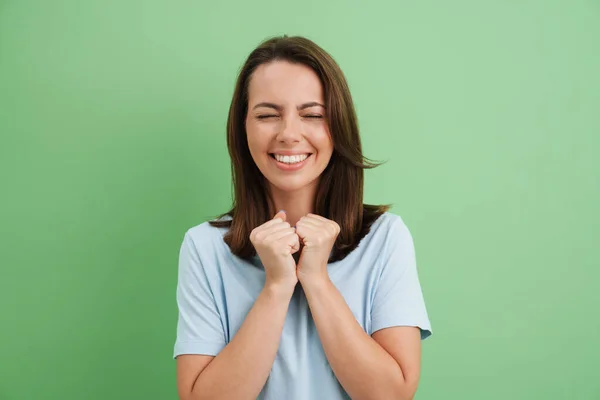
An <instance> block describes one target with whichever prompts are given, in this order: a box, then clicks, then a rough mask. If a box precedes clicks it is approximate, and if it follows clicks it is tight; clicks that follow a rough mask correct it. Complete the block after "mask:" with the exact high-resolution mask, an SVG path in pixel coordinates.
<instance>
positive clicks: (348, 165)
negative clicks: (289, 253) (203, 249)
mask: <svg viewBox="0 0 600 400" xmlns="http://www.w3.org/2000/svg"><path fill="white" fill-rule="evenodd" d="M278 60H281V61H287V62H291V63H296V64H303V65H306V66H308V67H310V68H311V69H312V70H314V71H315V72H316V74H317V75H318V76H319V79H320V80H321V84H322V85H323V90H324V100H325V107H326V112H327V123H328V124H329V131H330V132H331V138H332V142H333V147H334V149H333V154H332V156H331V160H330V161H329V164H328V165H327V167H326V168H325V170H324V171H323V173H322V174H321V177H320V180H319V186H318V189H317V193H316V196H315V200H314V211H313V212H314V213H315V214H318V215H321V216H323V217H325V218H327V219H330V220H333V221H335V222H337V223H338V224H339V226H340V234H339V235H338V238H337V240H336V242H335V244H334V247H333V254H332V257H331V258H330V260H329V261H330V262H333V261H338V260H341V259H343V258H344V257H346V255H348V253H350V252H351V251H352V250H353V249H354V248H356V246H357V245H358V243H359V242H360V240H361V239H362V238H363V237H364V236H365V235H366V234H367V233H368V232H369V229H370V227H371V224H372V223H373V222H374V221H375V220H376V219H377V218H378V217H379V216H380V215H381V214H383V213H384V212H386V211H387V210H388V209H389V207H390V206H389V205H379V206H375V205H368V204H363V181H364V177H363V175H364V174H363V170H364V169H367V168H374V167H376V166H378V165H380V164H381V163H375V162H373V161H370V160H369V159H367V158H366V157H364V156H363V154H362V146H361V141H360V136H359V129H358V122H357V118H356V112H355V110H354V104H353V102H352V96H351V95H350V90H349V88H348V84H347V82H346V78H345V77H344V74H343V73H342V71H341V69H340V67H339V66H338V65H337V63H336V62H335V61H334V59H333V58H332V57H331V56H330V55H329V54H328V53H327V52H325V51H324V50H323V49H322V48H321V47H319V46H318V45H317V44H315V43H314V42H312V41H311V40H309V39H307V38H304V37H301V36H291V37H289V36H287V35H283V36H280V37H274V38H269V39H267V40H265V41H263V42H262V43H261V44H260V45H259V46H258V47H257V48H256V49H255V50H254V51H252V53H250V55H249V56H248V59H247V60H246V62H245V63H244V65H243V67H242V69H241V71H240V73H239V76H238V79H237V83H236V85H235V91H234V93H233V99H232V101H231V106H230V108H229V117H228V120H227V147H228V149H229V155H230V157H231V174H232V184H233V191H234V196H233V207H232V208H231V210H230V211H228V212H226V213H224V214H221V215H220V216H218V218H219V219H220V220H218V221H217V220H213V221H210V224H211V225H212V226H216V227H227V228H229V230H228V231H227V233H226V234H225V236H224V238H223V239H224V241H225V242H226V243H227V245H228V246H229V248H230V249H231V251H232V253H234V254H236V255H237V256H239V257H241V258H244V259H249V258H250V257H252V256H254V255H255V254H256V251H255V249H254V246H253V245H252V243H251V242H250V232H251V231H252V229H254V228H256V227H257V226H260V225H262V224H263V223H265V222H266V221H267V220H269V219H271V218H273V216H274V215H275V213H276V211H277V210H275V205H274V202H273V199H272V198H271V196H270V194H269V193H268V192H269V191H268V190H267V189H266V188H267V185H266V184H267V182H266V181H265V177H264V175H263V174H262V173H261V172H260V170H259V169H258V167H257V166H256V164H255V163H254V160H253V159H252V156H251V154H250V150H249V149H248V142H247V139H246V128H245V119H246V113H247V112H248V84H249V81H250V78H251V77H252V74H253V72H254V71H255V70H256V68H257V67H258V66H260V65H262V64H267V63H270V62H273V61H278ZM226 216H230V217H231V218H230V219H224V220H223V219H222V218H223V217H226Z"/></svg>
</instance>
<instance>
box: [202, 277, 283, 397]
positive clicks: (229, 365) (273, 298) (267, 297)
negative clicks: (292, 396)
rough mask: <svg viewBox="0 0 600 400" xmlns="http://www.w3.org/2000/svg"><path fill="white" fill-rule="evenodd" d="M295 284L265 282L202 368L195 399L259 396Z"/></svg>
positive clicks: (273, 356) (272, 358) (277, 343)
mask: <svg viewBox="0 0 600 400" xmlns="http://www.w3.org/2000/svg"><path fill="white" fill-rule="evenodd" d="M292 293H293V288H285V289H284V288H279V287H276V286H265V288H263V290H262V291H261V293H260V294H259V296H258V297H257V299H256V301H255V303H254V305H253V307H252V308H251V310H250V312H249V313H248V315H247V316H246V319H245V320H244V322H243V323H242V325H241V327H240V329H239V331H238V332H237V333H236V335H235V336H234V337H233V339H232V340H231V342H230V343H229V344H228V345H227V346H225V348H223V350H221V352H220V353H219V354H218V355H217V356H216V357H215V358H214V359H213V360H212V361H211V362H210V364H209V365H208V366H207V367H206V368H205V369H204V371H202V373H201V374H200V376H199V377H198V380H197V381H196V384H195V385H194V389H193V393H192V398H193V399H194V400H196V399H198V400H199V399H234V400H240V399H242V400H243V399H256V397H258V395H259V393H260V391H261V390H262V388H263V386H264V384H265V382H266V380H267V378H268V376H269V373H270V371H271V368H272V366H273V361H274V360H275V355H276V354H277V349H278V348H279V341H280V338H281V333H282V330H283V325H284V322H285V317H286V314H287V310H288V306H289V303H290V299H291V297H292Z"/></svg>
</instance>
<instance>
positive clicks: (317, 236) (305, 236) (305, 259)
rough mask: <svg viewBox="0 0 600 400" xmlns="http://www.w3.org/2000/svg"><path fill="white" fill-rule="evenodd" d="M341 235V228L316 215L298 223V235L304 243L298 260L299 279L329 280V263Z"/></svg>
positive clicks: (308, 215) (301, 219)
mask: <svg viewBox="0 0 600 400" xmlns="http://www.w3.org/2000/svg"><path fill="white" fill-rule="evenodd" d="M339 233H340V226H339V225H338V224H337V223H336V222H335V221H332V220H329V219H327V218H324V217H321V216H320V215H316V214H307V215H305V216H304V217H302V218H300V220H298V222H297V223H296V234H297V235H298V236H299V237H300V241H301V242H302V243H303V249H302V252H301V253H300V259H299V260H298V266H297V270H296V271H297V274H298V279H299V280H302V279H313V278H316V279H319V278H328V277H329V276H328V274H327V262H328V261H329V256H330V254H331V249H332V248H333V245H334V243H335V240H336V239H337V237H338V235H339Z"/></svg>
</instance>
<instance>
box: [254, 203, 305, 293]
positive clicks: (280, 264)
mask: <svg viewBox="0 0 600 400" xmlns="http://www.w3.org/2000/svg"><path fill="white" fill-rule="evenodd" d="M250 242H252V244H253V245H254V248H255V249H256V253H257V254H258V256H259V258H260V261H261V262H262V264H263V265H264V267H265V273H266V276H267V278H266V282H265V284H277V285H290V286H292V287H294V286H296V284H297V283H298V276H297V275H296V261H295V260H294V257H292V254H294V253H296V252H297V251H298V250H299V249H300V239H299V237H298V235H297V234H296V229H294V228H292V227H291V226H290V224H289V223H287V222H286V214H285V211H279V212H278V213H277V214H276V215H275V217H273V219H272V220H269V221H267V222H265V223H264V224H262V225H260V226H258V227H256V228H254V229H253V230H252V232H251V233H250Z"/></svg>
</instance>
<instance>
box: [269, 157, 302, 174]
mask: <svg viewBox="0 0 600 400" xmlns="http://www.w3.org/2000/svg"><path fill="white" fill-rule="evenodd" d="M277 154H283V153H277ZM300 154H306V153H300ZM285 155H287V154H285ZM312 156H313V155H312V154H310V155H309V156H308V157H306V159H305V160H304V161H300V162H299V163H296V164H285V163H282V162H279V161H277V160H276V159H275V158H274V157H273V156H271V155H270V154H269V158H270V159H271V161H272V162H273V163H275V166H276V167H277V168H279V169H280V170H282V171H297V170H299V169H301V168H302V167H304V166H305V165H306V163H307V161H308V160H310V158H311V157H312Z"/></svg>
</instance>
